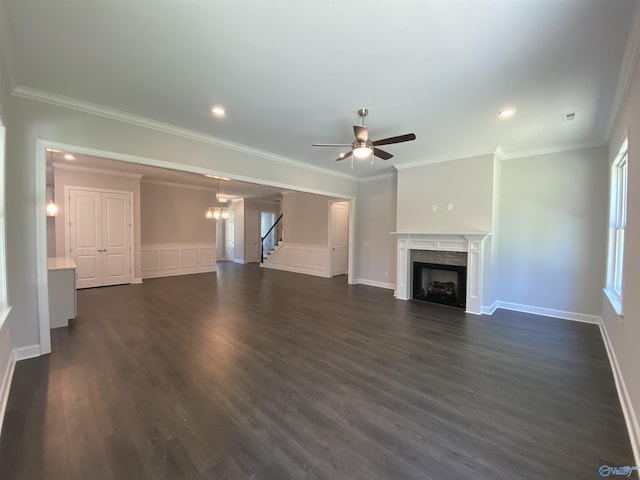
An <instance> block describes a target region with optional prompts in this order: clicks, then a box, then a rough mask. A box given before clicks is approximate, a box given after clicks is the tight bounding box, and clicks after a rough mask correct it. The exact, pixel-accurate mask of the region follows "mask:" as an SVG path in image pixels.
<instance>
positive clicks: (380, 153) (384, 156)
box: [373, 148, 393, 160]
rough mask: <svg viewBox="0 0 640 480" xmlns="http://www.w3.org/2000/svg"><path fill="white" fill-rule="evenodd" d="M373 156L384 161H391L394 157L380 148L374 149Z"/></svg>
mask: <svg viewBox="0 0 640 480" xmlns="http://www.w3.org/2000/svg"><path fill="white" fill-rule="evenodd" d="M373 154H374V155H375V156H376V157H380V158H381V159H383V160H389V159H390V158H393V155H391V154H390V153H389V152H385V151H384V150H380V149H379V148H374V149H373Z"/></svg>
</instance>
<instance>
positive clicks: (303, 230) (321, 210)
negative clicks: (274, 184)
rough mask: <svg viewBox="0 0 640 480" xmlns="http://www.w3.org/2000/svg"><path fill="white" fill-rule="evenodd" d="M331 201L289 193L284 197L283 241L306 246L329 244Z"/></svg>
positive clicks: (325, 197)
mask: <svg viewBox="0 0 640 480" xmlns="http://www.w3.org/2000/svg"><path fill="white" fill-rule="evenodd" d="M329 200H330V198H329V197H327V196H324V195H315V194H311V193H302V192H287V193H284V194H283V195H282V222H283V223H282V229H283V240H284V241H285V242H287V243H298V244H304V245H327V244H328V242H329Z"/></svg>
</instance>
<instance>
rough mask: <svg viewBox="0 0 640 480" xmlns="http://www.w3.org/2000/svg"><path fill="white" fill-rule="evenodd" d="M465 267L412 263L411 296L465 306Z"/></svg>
mask: <svg viewBox="0 0 640 480" xmlns="http://www.w3.org/2000/svg"><path fill="white" fill-rule="evenodd" d="M466 294H467V267H463V266H457V265H438V264H434V263H421V262H414V263H413V298H415V299H416V300H425V301H427V302H433V303H440V304H443V305H450V306H452V307H460V308H466V297H467V295H466Z"/></svg>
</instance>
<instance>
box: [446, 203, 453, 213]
mask: <svg viewBox="0 0 640 480" xmlns="http://www.w3.org/2000/svg"><path fill="white" fill-rule="evenodd" d="M447 210H449V211H450V212H453V203H448V204H447Z"/></svg>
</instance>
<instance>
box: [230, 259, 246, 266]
mask: <svg viewBox="0 0 640 480" xmlns="http://www.w3.org/2000/svg"><path fill="white" fill-rule="evenodd" d="M233 263H239V264H240V265H244V264H246V263H247V262H245V261H244V260H240V259H239V258H234V259H233Z"/></svg>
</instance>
